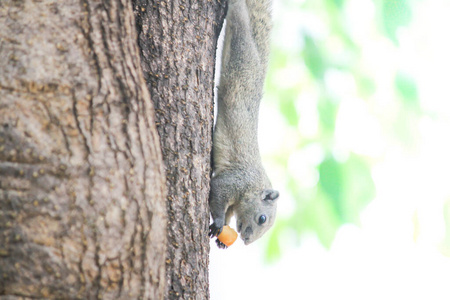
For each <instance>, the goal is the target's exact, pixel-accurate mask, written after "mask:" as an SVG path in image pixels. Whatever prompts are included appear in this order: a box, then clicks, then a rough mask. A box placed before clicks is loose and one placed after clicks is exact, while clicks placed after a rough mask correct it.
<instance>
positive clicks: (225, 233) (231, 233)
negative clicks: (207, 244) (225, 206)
mask: <svg viewBox="0 0 450 300" xmlns="http://www.w3.org/2000/svg"><path fill="white" fill-rule="evenodd" d="M237 237H238V234H237V232H236V231H235V230H234V229H233V228H231V227H230V226H228V225H225V226H223V229H222V232H221V233H220V234H219V236H218V237H217V238H218V239H219V241H221V242H222V243H224V244H225V246H227V247H230V246H231V245H233V243H234V242H235V241H236V239H237Z"/></svg>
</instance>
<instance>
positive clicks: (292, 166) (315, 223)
mask: <svg viewBox="0 0 450 300" xmlns="http://www.w3.org/2000/svg"><path fill="white" fill-rule="evenodd" d="M273 12H274V22H275V25H274V26H275V27H274V31H273V37H272V41H273V43H272V44H273V45H272V47H273V49H272V55H271V64H270V68H269V74H268V78H267V81H266V91H265V97H264V100H263V104H262V107H261V113H260V132H259V142H260V147H261V152H262V156H263V161H264V164H265V166H266V169H267V173H268V175H269V177H270V178H271V180H272V183H273V186H274V187H275V188H276V189H278V190H280V192H281V198H280V199H279V202H278V216H277V221H276V223H275V225H274V227H273V228H272V229H271V230H270V231H269V232H268V233H267V234H266V235H265V236H264V237H263V238H261V239H260V240H259V241H257V242H255V243H254V244H252V245H249V246H244V245H243V243H242V241H241V240H238V241H237V242H236V243H235V244H234V245H233V246H231V247H230V248H229V249H227V250H220V249H217V247H216V245H215V244H214V243H213V242H212V243H211V258H210V290H211V299H212V300H222V299H258V300H263V299H308V300H310V299H365V300H366V299H450V257H449V256H450V155H449V154H450V140H449V138H450V92H449V89H450V76H449V70H450V58H449V55H450V35H449V33H448V31H449V29H450V1H448V0H274V8H273ZM232 225H233V227H235V226H234V224H232Z"/></svg>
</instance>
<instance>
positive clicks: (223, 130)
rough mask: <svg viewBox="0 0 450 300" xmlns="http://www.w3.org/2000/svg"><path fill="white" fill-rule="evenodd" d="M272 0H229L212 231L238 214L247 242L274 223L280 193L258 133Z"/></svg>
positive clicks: (213, 233) (216, 139)
mask: <svg viewBox="0 0 450 300" xmlns="http://www.w3.org/2000/svg"><path fill="white" fill-rule="evenodd" d="M270 5H271V0H231V1H229V4H228V13H227V17H226V29H225V40H224V45H223V49H222V63H221V72H220V86H219V88H218V96H217V100H218V113H217V118H216V125H215V128H214V135H213V155H212V156H213V176H212V179H211V189H210V196H209V206H210V209H211V215H212V218H213V221H214V222H213V224H211V226H210V227H209V236H210V237H211V238H213V237H215V236H218V235H219V234H220V233H221V232H222V229H223V226H224V225H227V224H229V222H230V219H231V217H232V216H233V215H235V216H236V224H237V231H238V232H239V233H240V236H241V239H242V240H243V241H244V243H245V244H246V245H248V244H250V243H252V242H254V241H255V240H257V239H258V238H260V237H261V236H262V235H263V234H264V233H265V232H266V231H267V230H268V229H269V228H270V227H271V226H272V225H273V223H274V220H275V214H276V204H277V199H278V196H279V193H278V192H277V191H275V190H273V189H272V185H271V183H270V180H269V178H268V177H267V175H266V172H265V170H264V167H263V165H262V162H261V156H260V153H259V148H258V139H257V131H258V113H259V104H260V101H261V98H262V94H263V87H264V80H265V77H266V69H267V64H268V58H269V52H270V49H269V47H270V44H269V36H270V31H271V27H272V21H271V13H270ZM216 243H217V245H218V246H219V248H226V246H225V245H224V244H222V243H221V242H220V241H219V240H218V239H217V240H216Z"/></svg>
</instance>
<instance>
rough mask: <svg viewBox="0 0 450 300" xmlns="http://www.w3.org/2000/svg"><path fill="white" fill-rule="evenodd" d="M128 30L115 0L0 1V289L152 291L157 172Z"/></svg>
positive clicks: (67, 293)
mask: <svg viewBox="0 0 450 300" xmlns="http://www.w3.org/2000/svg"><path fill="white" fill-rule="evenodd" d="M136 40H137V36H136V29H135V22H134V18H133V13H132V7H131V4H130V3H129V1H126V0H109V1H99V0H98V1H95V0H77V1H57V0H40V1H37V0H34V1H33V0H24V1H17V0H16V1H14V0H2V1H1V2H0V57H1V59H0V298H3V299H23V298H53V299H55V298H58V299H138V298H139V299H141V298H144V299H161V298H163V296H164V293H165V285H164V283H165V271H164V270H165V255H166V254H165V253H166V223H167V222H166V217H165V216H166V208H165V199H166V192H165V181H164V177H165V176H164V170H163V167H162V157H161V151H160V145H159V139H158V136H157V132H156V129H155V120H154V111H153V104H152V102H151V101H150V96H149V93H148V91H147V89H146V87H145V82H144V78H143V77H142V73H141V69H140V68H141V67H140V58H139V51H138V49H137V46H136ZM159 109H160V108H159ZM167 113H168V114H170V112H169V111H167ZM191 126H196V124H192V125H191ZM197 130H200V129H199V128H197ZM177 137H180V135H177ZM186 141H188V140H187V139H182V140H178V141H177V143H180V142H186ZM201 151H204V150H201ZM166 152H167V151H166ZM183 154H186V153H183ZM195 157H196V156H195V155H194V156H192V157H191V158H190V160H192V159H193V158H195ZM183 160H188V159H187V158H183ZM179 164H180V167H182V166H183V167H184V166H188V165H187V164H185V163H184V162H179ZM202 168H203V169H201V170H204V169H205V168H206V167H202ZM206 169H207V168H206ZM199 172H200V169H199V170H196V171H195V174H199ZM187 174H189V172H188V173H187ZM202 176H203V177H207V176H205V175H204V174H202ZM203 177H201V178H203ZM183 178H185V177H183ZM201 178H191V179H189V180H191V181H193V182H197V181H199V180H200V179H201ZM202 180H203V181H202V182H204V181H205V180H206V179H202ZM201 187H202V186H198V185H194V186H193V187H192V189H195V188H201ZM183 192H186V191H183ZM191 192H192V193H194V190H191ZM172 197H173V196H172ZM188 216H190V215H185V216H183V218H186V217H188ZM172 223H173V219H172ZM172 226H173V225H172ZM185 234H186V233H185ZM202 234H203V232H202ZM202 242H203V240H202ZM180 243H183V241H180ZM169 259H171V258H169ZM202 267H203V268H206V265H205V266H202Z"/></svg>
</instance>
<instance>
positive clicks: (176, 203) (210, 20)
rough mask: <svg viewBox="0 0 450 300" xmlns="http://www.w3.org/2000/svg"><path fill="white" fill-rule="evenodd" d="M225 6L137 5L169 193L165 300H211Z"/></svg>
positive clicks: (180, 0)
mask: <svg viewBox="0 0 450 300" xmlns="http://www.w3.org/2000/svg"><path fill="white" fill-rule="evenodd" d="M225 8H226V1H225V0H224V1H219V0H198V1H197V0H196V1H185V0H174V1H157V0H153V1H149V0H133V9H134V11H135V16H136V25H137V29H138V34H139V38H138V44H139V47H140V50H141V64H142V69H143V72H144V77H145V80H146V82H147V86H148V89H149V91H150V93H151V98H152V100H153V102H154V105H155V111H156V120H157V128H158V132H159V135H160V138H161V147H162V153H163V158H164V163H165V168H166V180H167V186H168V198H167V212H168V218H169V220H168V226H167V230H168V231H167V233H168V246H167V248H168V251H167V264H166V274H167V290H166V299H208V298H209V281H208V263H209V238H208V226H209V222H210V217H209V206H208V195H209V182H210V172H211V168H210V152H211V139H212V127H213V87H214V63H215V53H216V45H217V39H218V36H219V33H220V28H221V26H222V23H223V20H224V17H225V15H224V14H225Z"/></svg>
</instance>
